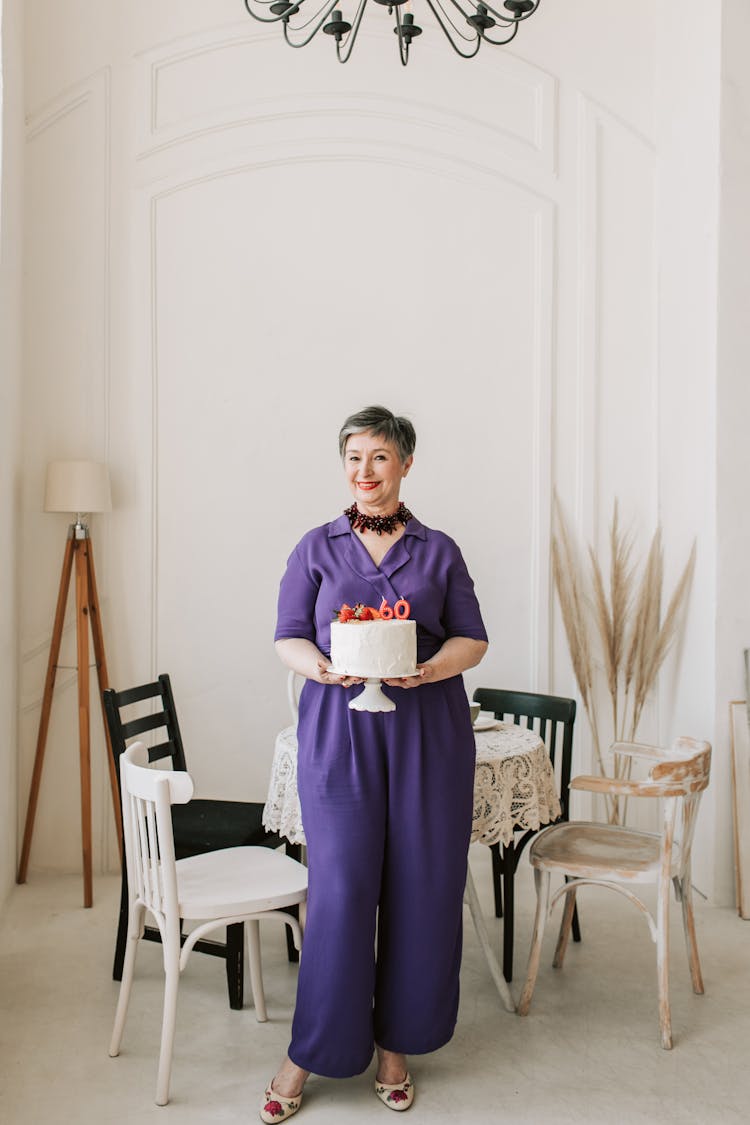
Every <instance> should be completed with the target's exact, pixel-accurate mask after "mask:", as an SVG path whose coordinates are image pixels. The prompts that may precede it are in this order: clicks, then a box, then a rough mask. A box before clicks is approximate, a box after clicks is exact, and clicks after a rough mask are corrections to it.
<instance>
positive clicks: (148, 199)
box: [136, 140, 557, 687]
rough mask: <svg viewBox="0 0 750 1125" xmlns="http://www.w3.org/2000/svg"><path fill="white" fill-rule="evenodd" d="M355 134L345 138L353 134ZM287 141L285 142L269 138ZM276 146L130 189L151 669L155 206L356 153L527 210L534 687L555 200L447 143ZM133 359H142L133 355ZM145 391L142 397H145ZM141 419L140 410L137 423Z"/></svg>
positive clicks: (538, 670) (543, 551)
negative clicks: (449, 149) (144, 404)
mask: <svg viewBox="0 0 750 1125" xmlns="http://www.w3.org/2000/svg"><path fill="white" fill-rule="evenodd" d="M352 144H353V142H352ZM275 147H276V148H277V149H278V147H282V148H286V147H288V145H282V146H275ZM296 147H297V151H296V152H294V153H291V152H290V153H285V154H283V155H282V154H279V153H278V152H275V153H273V152H271V151H268V150H266V151H265V152H258V153H257V155H256V156H255V158H254V159H252V160H247V159H245V160H243V161H241V162H239V163H233V162H226V161H225V162H221V161H219V162H214V163H211V164H210V165H208V166H207V167H204V168H203V169H201V170H198V169H194V170H193V174H192V175H188V176H184V175H173V176H170V177H162V178H160V179H159V180H158V181H156V182H154V183H149V184H147V185H142V186H141V187H140V188H139V190H138V200H139V202H138V208H137V210H138V214H139V215H140V218H139V219H137V220H136V222H137V227H138V230H140V231H144V230H145V231H146V232H147V233H146V241H145V243H144V242H143V240H142V239H138V241H139V242H140V243H141V259H140V263H139V266H138V269H137V274H138V276H139V279H140V280H139V283H138V289H139V291H140V292H141V293H142V294H143V300H144V304H143V310H144V313H145V315H146V323H147V324H148V329H147V330H146V332H145V333H144V339H145V340H146V342H147V344H146V346H147V348H148V355H144V357H143V365H142V366H143V367H145V369H147V370H148V371H149V373H150V376H149V377H150V390H149V394H148V399H149V402H150V409H151V418H150V420H149V422H148V428H149V429H150V433H151V454H150V456H151V464H150V467H149V470H148V475H149V485H148V494H149V496H150V503H151V511H150V513H149V515H148V522H149V530H148V536H149V538H150V548H149V553H150V558H151V572H150V591H149V599H148V600H149V635H150V662H151V671H152V673H153V674H156V673H157V672H158V670H159V667H160V652H159V647H160V646H159V635H158V620H159V531H160V518H159V505H158V498H159V455H160V454H159V436H160V433H159V431H160V424H159V355H158V347H157V343H158V331H157V321H158V263H157V237H158V227H159V212H160V208H162V207H163V206H165V205H166V204H167V203H168V201H169V199H170V198H171V197H173V196H175V195H176V194H179V193H183V192H189V191H191V190H193V189H195V188H196V187H198V186H200V185H203V184H206V183H208V182H211V181H217V180H221V179H224V178H228V177H233V176H238V175H247V174H258V173H262V172H263V171H264V170H266V169H275V168H279V167H290V168H294V167H302V166H304V165H310V164H313V165H319V164H321V163H330V164H336V163H338V164H341V163H357V164H372V163H373V162H376V163H378V164H380V165H383V166H399V167H404V168H407V169H410V170H412V171H418V172H421V173H424V174H427V175H429V176H439V177H442V178H444V179H450V180H453V181H455V182H459V183H464V184H471V185H472V186H474V187H477V186H479V187H480V188H481V189H482V190H483V191H486V192H488V193H489V194H493V193H496V192H497V189H498V186H501V187H502V190H503V191H504V192H505V193H506V194H508V193H509V194H510V195H511V196H512V197H513V206H512V208H511V211H512V213H513V214H514V215H517V214H519V213H520V212H521V211H524V212H526V213H527V215H528V217H529V221H530V224H531V228H532V232H533V234H532V239H533V247H532V250H531V254H532V257H533V263H534V269H533V273H534V287H533V296H532V300H533V313H532V322H533V354H534V362H533V370H532V372H531V377H530V381H531V399H532V402H533V404H534V405H533V419H532V421H531V423H530V429H531V434H532V438H531V445H532V455H531V460H532V481H531V484H530V495H531V498H532V503H531V535H530V541H531V549H530V571H529V586H528V591H529V605H530V610H531V612H530V618H529V636H528V640H529V653H530V657H529V665H530V666H529V669H528V676H529V683H530V685H531V686H532V687H538V686H540V685H541V686H544V685H546V684H547V683H548V678H549V668H550V653H549V620H550V614H551V606H550V582H549V529H550V505H551V495H552V489H551V446H552V433H551V427H552V379H553V354H552V332H553V329H552V325H553V320H554V312H553V307H552V302H553V294H554V288H555V286H554V279H553V275H554V270H555V263H556V252H555V239H556V230H557V226H556V218H555V204H554V202H553V201H552V200H550V199H548V198H545V197H543V196H541V195H540V194H538V193H537V192H536V191H533V190H531V189H529V188H528V187H527V186H526V185H524V184H521V183H519V182H517V181H516V180H515V179H513V178H511V177H509V176H507V175H502V174H500V173H498V172H497V171H496V170H495V169H493V168H490V167H486V166H482V165H479V164H474V163H473V162H471V161H467V160H464V159H462V158H455V157H450V156H448V155H447V154H446V153H445V152H441V151H433V150H429V149H425V148H423V149H421V150H419V151H415V149H414V147H413V146H407V145H399V144H397V143H394V142H393V141H386V140H383V141H381V143H380V145H379V146H377V152H373V150H372V147H370V149H369V150H365V149H361V150H360V151H352V149H351V146H350V145H339V146H338V148H337V149H333V148H329V150H328V151H325V145H324V143H323V142H322V141H321V142H316V143H314V144H313V143H309V144H308V145H307V148H308V151H304V152H303V151H299V145H297V146H296ZM139 366H141V365H139ZM144 401H145V400H144ZM143 429H146V424H145V420H144V427H143Z"/></svg>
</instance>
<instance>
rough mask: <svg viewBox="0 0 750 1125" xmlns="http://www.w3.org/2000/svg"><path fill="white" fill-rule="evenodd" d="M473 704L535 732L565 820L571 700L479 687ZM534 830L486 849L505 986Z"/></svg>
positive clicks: (573, 703)
mask: <svg viewBox="0 0 750 1125" xmlns="http://www.w3.org/2000/svg"><path fill="white" fill-rule="evenodd" d="M474 702H475V703H479V704H480V705H481V708H482V710H483V711H492V712H493V713H494V715H495V718H496V719H502V720H504V721H508V720H511V721H512V722H514V723H515V724H516V726H523V727H526V728H528V729H529V730H534V731H536V732H537V734H538V735H539V737H540V738H541V739H542V741H543V742H544V744H545V746H546V747H547V750H548V751H549V756H550V758H551V760H552V766H553V768H554V771H555V781H556V784H557V792H558V795H559V797H560V806H561V808H562V812H561V814H560V816H559V818H558V820H559V821H563V820H568V819H569V818H568V804H569V794H568V786H569V784H570V768H571V759H572V756H573V723H574V722H575V717H576V701H575V699H565V698H564V697H563V696H559V695H538V694H536V693H535V692H527V691H504V690H503V689H501V688H477V689H476V691H475V692H474ZM522 720H523V721H522ZM555 823H557V822H555ZM544 827H546V825H545V826H544ZM537 831H538V829H534V828H529V829H527V830H526V831H523V832H522V833H519V834H517V836H514V838H513V840H512V841H511V842H510V843H509V844H507V845H503V844H491V845H490V852H491V853H492V881H493V885H494V891H495V917H496V918H502V919H503V976H504V977H505V979H506V980H507V981H511V980H512V979H513V914H514V900H513V880H514V878H515V874H516V869H517V867H518V861H519V859H520V857H521V854H522V852H523V849H524V848H525V847H526V845H527V844H528V842H529V840H531V838H532V837H533V836H535V835H536V833H537ZM573 939H574V941H580V940H581V931H580V927H579V925H578V913H577V912H576V914H575V916H574V918H573Z"/></svg>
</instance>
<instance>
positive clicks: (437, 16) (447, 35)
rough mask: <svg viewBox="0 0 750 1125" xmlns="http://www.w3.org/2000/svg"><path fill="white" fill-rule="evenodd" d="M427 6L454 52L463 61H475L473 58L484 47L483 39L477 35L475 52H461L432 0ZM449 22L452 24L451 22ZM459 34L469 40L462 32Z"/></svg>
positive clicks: (428, 1)
mask: <svg viewBox="0 0 750 1125" xmlns="http://www.w3.org/2000/svg"><path fill="white" fill-rule="evenodd" d="M427 6H428V8H429V9H430V11H431V12H432V14H433V16H434V17H435V19H436V20H437V21H438V23H439V25H440V27H441V29H442V31H443V34H444V35H445V38H446V39H447V40H448V42H449V43H450V45H451V47H452V48H453V50H454V51H455V52H456V54H457V55H460V56H461V58H462V59H473V58H474V56H475V55H476V53H477V51H478V50H479V48H480V46H481V45H482V38H481V36H480V35H477V37H476V40H475V42H476V46H475V48H474V50H473V51H470V52H469V53H468V54H467V53H466V52H464V51H461V50H459V48H458V47H457V46H456V44H455V43H454V42H453V39H452V38H451V34H450V32H449V31H448V28H447V27H446V26H445V24H444V23H443V20H442V18H441V16H440V13H439V12H438V10H437V8H436V7H435V5H434V4H433V3H432V0H427ZM447 18H448V17H447V16H446V19H447ZM449 22H450V21H449ZM452 26H453V24H452V23H451V27H452ZM458 34H459V35H460V36H461V38H462V39H466V38H467V36H466V35H463V34H462V32H458Z"/></svg>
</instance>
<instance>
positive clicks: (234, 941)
mask: <svg viewBox="0 0 750 1125" xmlns="http://www.w3.org/2000/svg"><path fill="white" fill-rule="evenodd" d="M103 696H104V710H105V714H106V716H107V726H108V727H109V735H110V740H111V743H112V753H113V755H114V758H115V766H116V769H117V780H118V784H119V780H120V755H121V754H122V753H123V751H124V750H125V747H126V745H127V743H128V741H129V740H131V739H134V738H137V737H140V736H142V735H143V734H145V733H147V732H153V731H159V732H163V735H164V738H163V741H160V742H158V744H157V745H154V746H152V747H151V748H150V749H149V761H151V762H156V761H161V760H165V759H169V762H170V768H171V769H173V770H187V764H186V762H185V750H184V747H183V744H182V735H181V734H180V725H179V723H178V721H177V709H176V707H175V703H174V697H173V695H172V686H171V684H170V682H169V676H167V675H163V676H159V679H158V680H157V681H155V682H154V683H150V684H142V685H141V686H139V687H134V688H130V689H128V690H126V691H114V690H113V689H112V688H108V689H107V690H106V691H104V692H103ZM139 703H140V704H144V703H146V704H148V703H151V705H152V707H155V709H150V710H149V712H148V714H143V707H141V708H139V711H140V714H138V715H137V716H136V717H132V718H124V717H123V715H122V712H123V710H126V711H127V710H128V709H129V708H131V707H134V706H135V705H136V704H139ZM159 737H160V738H161V737H162V735H161V734H160V735H159ZM262 816H263V803H262V802H251V801H220V800H200V799H197V798H196V799H193V800H192V801H190V802H189V803H188V804H186V805H174V806H173V807H172V822H173V828H174V844H175V858H176V859H183V858H184V857H185V856H192V855H202V854H203V853H205V852H213V851H218V850H219V849H221V848H233V847H245V846H248V845H253V844H255V845H263V846H266V847H269V848H276V847H278V846H279V845H280V844H281V842H282V841H281V840H280V838H279V836H278V835H277V834H276V833H271V832H267V831H266V829H265V828H264V827H263V824H262V823H261V820H262ZM123 854H124V852H123ZM127 931H128V877H127V871H126V870H125V866H124V864H123V871H122V889H121V894H120V917H119V923H118V927H117V941H116V944H115V959H114V965H113V968H112V977H113V979H114V980H122V968H123V961H124V958H125V943H126V940H127ZM289 934H290V931H289V929H287V935H288V937H287V944H288V945H289V944H291V948H292V950H293V949H294V947H293V943H291V942H290V936H289ZM143 936H144V938H145V939H146V940H148V941H161V938H160V936H159V931H158V930H157V929H156V928H155V927H152V926H146V928H145V932H144V935H143ZM195 949H196V950H198V951H199V952H201V953H208V954H211V955H212V956H214V957H223V958H224V960H225V961H226V973H227V987H228V990H229V1005H230V1007H231V1008H241V1007H242V1002H243V991H244V951H245V928H244V925H243V924H242V923H236V924H235V925H231V926H227V940H226V942H221V941H208V940H206V941H198V942H196V944H195ZM294 953H295V954H296V950H294ZM295 959H296V957H295V956H292V954H291V951H290V960H295Z"/></svg>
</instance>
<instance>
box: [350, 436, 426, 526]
mask: <svg viewBox="0 0 750 1125" xmlns="http://www.w3.org/2000/svg"><path fill="white" fill-rule="evenodd" d="M413 460H414V458H413V457H409V458H407V460H406V461H405V462H402V460H401V458H400V457H399V455H398V451H397V450H396V448H395V446H393V445H391V443H390V442H387V441H386V440H385V439H384V438H382V437H376V436H374V435H373V434H371V433H369V432H368V431H365V432H364V433H361V434H351V435H350V436H349V437H348V438H347V442H346V448H345V450H344V471H345V473H346V479H347V480H348V482H349V488H350V489H351V493H352V496H353V497H354V499H355V500H356V501H357V505H358V507H359V509H360V511H363V512H365V514H370V515H372V514H375V513H378V514H381V515H390V513H391V512H394V511H395V510H396V508H397V506H398V501H399V491H400V489H401V481H402V480H403V478H404V477H405V476H406V474H407V473H408V472H409V469H410V468H411V465H412V461H413Z"/></svg>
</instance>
